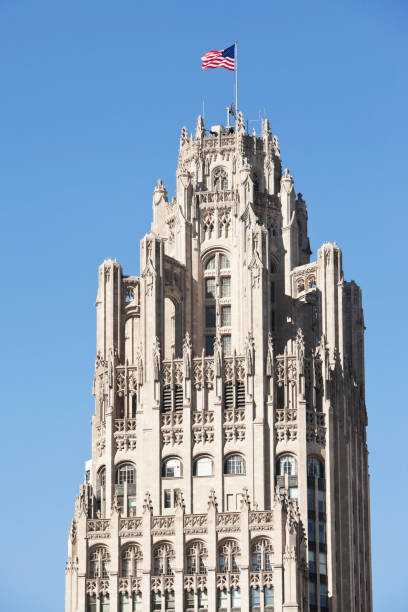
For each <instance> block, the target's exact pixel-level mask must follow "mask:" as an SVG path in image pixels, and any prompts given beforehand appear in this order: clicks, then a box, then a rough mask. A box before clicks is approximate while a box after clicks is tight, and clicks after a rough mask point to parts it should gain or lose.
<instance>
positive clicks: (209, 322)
mask: <svg viewBox="0 0 408 612" xmlns="http://www.w3.org/2000/svg"><path fill="white" fill-rule="evenodd" d="M205 326H206V327H207V328H208V327H215V326H216V320H215V306H207V307H206V309H205Z"/></svg>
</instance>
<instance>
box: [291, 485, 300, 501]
mask: <svg viewBox="0 0 408 612" xmlns="http://www.w3.org/2000/svg"><path fill="white" fill-rule="evenodd" d="M298 497H299V495H298V488H297V487H290V488H289V499H298Z"/></svg>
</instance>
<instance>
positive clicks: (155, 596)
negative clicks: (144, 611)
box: [152, 593, 161, 611]
mask: <svg viewBox="0 0 408 612" xmlns="http://www.w3.org/2000/svg"><path fill="white" fill-rule="evenodd" d="M152 610H155V611H156V610H161V593H152Z"/></svg>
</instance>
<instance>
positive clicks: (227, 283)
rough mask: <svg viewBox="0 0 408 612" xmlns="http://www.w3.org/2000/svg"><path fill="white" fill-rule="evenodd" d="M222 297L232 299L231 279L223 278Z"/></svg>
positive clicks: (228, 277)
mask: <svg viewBox="0 0 408 612" xmlns="http://www.w3.org/2000/svg"><path fill="white" fill-rule="evenodd" d="M221 297H222V298H226V297H231V277H230V276H221Z"/></svg>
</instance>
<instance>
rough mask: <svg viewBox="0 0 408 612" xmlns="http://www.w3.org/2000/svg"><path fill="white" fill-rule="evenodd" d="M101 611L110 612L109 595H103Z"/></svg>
mask: <svg viewBox="0 0 408 612" xmlns="http://www.w3.org/2000/svg"><path fill="white" fill-rule="evenodd" d="M100 603H101V605H100V611H101V612H109V595H103V596H102V597H101V599H100Z"/></svg>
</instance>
